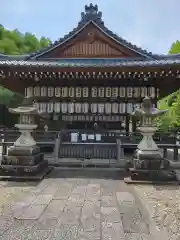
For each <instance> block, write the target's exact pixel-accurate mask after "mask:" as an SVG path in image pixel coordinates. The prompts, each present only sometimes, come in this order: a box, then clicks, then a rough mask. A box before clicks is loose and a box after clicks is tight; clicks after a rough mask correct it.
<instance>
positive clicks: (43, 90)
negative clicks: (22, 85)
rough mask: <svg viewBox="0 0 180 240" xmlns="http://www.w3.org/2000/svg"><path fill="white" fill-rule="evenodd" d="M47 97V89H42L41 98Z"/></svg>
mask: <svg viewBox="0 0 180 240" xmlns="http://www.w3.org/2000/svg"><path fill="white" fill-rule="evenodd" d="M46 96H47V87H41V97H46Z"/></svg>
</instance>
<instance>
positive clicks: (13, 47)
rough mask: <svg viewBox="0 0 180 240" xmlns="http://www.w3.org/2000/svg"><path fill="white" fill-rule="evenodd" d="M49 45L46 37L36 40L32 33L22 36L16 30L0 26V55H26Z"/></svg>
mask: <svg viewBox="0 0 180 240" xmlns="http://www.w3.org/2000/svg"><path fill="white" fill-rule="evenodd" d="M50 44H51V40H50V39H49V38H46V37H41V38H40V39H38V38H37V37H36V36H35V35H34V34H32V33H28V32H27V33H25V34H22V33H21V32H19V31H18V29H14V30H12V31H10V30H7V29H5V28H4V27H3V26H2V25H0V53H4V54H9V55H10V54H27V53H33V52H36V51H39V50H40V49H42V48H46V47H47V46H49V45H50Z"/></svg>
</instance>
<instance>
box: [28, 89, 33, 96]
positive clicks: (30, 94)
mask: <svg viewBox="0 0 180 240" xmlns="http://www.w3.org/2000/svg"><path fill="white" fill-rule="evenodd" d="M32 96H33V87H28V88H27V97H32Z"/></svg>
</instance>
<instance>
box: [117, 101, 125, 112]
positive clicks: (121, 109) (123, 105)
mask: <svg viewBox="0 0 180 240" xmlns="http://www.w3.org/2000/svg"><path fill="white" fill-rule="evenodd" d="M119 112H120V113H125V112H126V104H125V103H120V104H119Z"/></svg>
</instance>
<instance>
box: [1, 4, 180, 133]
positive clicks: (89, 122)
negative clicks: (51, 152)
mask: <svg viewBox="0 0 180 240" xmlns="http://www.w3.org/2000/svg"><path fill="white" fill-rule="evenodd" d="M57 30H58V29H57ZM0 80H1V85H3V86H5V87H6V88H8V89H10V90H12V91H15V92H20V93H23V94H25V95H26V96H28V97H33V98H34V99H35V101H36V103H37V105H38V108H39V111H40V112H42V113H43V112H44V113H49V114H51V116H52V118H51V120H52V124H51V126H52V127H51V128H53V127H54V128H59V129H60V128H61V127H64V128H72V129H73V128H74V129H86V128H92V127H93V125H94V123H97V124H98V126H99V127H100V128H106V129H116V130H121V129H122V130H123V131H126V132H129V131H135V127H136V126H135V123H134V121H132V122H131V120H130V114H131V113H132V111H133V110H134V108H135V107H136V106H138V105H140V104H141V102H142V99H143V98H144V97H145V96H150V97H151V98H152V100H153V103H154V104H155V105H156V104H157V101H158V99H159V98H161V97H163V96H165V95H168V94H170V93H171V92H173V91H175V90H177V89H179V88H180V55H155V54H152V53H149V52H147V51H145V50H142V49H141V48H138V47H137V46H135V45H132V44H131V43H129V42H127V41H126V40H124V39H122V38H121V37H119V36H117V35H116V34H115V33H113V32H112V31H111V30H109V29H108V28H107V27H106V26H105V24H104V21H103V19H102V13H101V12H100V11H99V10H98V6H97V5H92V4H90V5H89V6H85V11H84V12H82V13H81V19H80V21H79V23H78V24H77V27H76V28H74V29H73V30H72V31H71V32H70V33H69V34H67V35H65V36H64V37H63V38H60V39H59V40H58V41H56V42H55V43H53V44H52V45H50V46H49V47H47V48H46V49H42V50H41V51H39V52H36V53H32V54H29V55H22V56H9V55H4V54H0ZM55 123H56V124H55Z"/></svg>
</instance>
